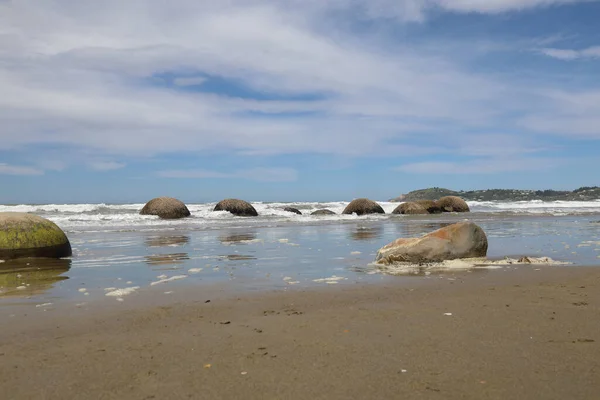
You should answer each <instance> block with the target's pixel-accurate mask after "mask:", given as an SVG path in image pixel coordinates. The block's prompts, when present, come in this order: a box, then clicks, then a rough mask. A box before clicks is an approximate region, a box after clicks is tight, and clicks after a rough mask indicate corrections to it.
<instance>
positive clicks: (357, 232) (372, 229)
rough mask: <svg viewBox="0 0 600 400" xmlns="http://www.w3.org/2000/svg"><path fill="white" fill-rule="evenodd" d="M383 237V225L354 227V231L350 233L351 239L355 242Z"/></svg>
mask: <svg viewBox="0 0 600 400" xmlns="http://www.w3.org/2000/svg"><path fill="white" fill-rule="evenodd" d="M382 235H383V226H382V225H373V226H353V227H352V230H351V231H350V238H352V239H354V240H369V239H379V238H381V236H382Z"/></svg>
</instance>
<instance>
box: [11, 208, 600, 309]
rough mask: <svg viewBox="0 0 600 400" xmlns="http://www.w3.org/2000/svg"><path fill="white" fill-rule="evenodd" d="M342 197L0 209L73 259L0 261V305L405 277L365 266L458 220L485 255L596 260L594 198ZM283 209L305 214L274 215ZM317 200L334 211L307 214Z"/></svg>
mask: <svg viewBox="0 0 600 400" xmlns="http://www.w3.org/2000/svg"><path fill="white" fill-rule="evenodd" d="M347 204H348V202H347V201H339V202H322V203H319V202H298V203H267V202H256V203H253V205H254V206H255V208H256V209H257V211H258V213H259V214H260V215H259V216H258V217H254V218H245V217H235V216H233V215H231V214H229V213H227V212H213V211H212V209H213V207H214V205H215V204H214V203H206V204H188V208H189V209H190V211H191V213H192V216H191V217H190V218H186V219H182V220H173V221H167V220H161V219H159V218H157V217H154V216H142V215H139V210H140V209H141V208H142V207H143V204H64V205H60V204H40V205H3V206H0V211H17V212H29V213H35V214H37V215H40V216H42V217H44V218H48V219H50V220H52V221H53V222H55V223H56V224H57V225H58V226H60V227H61V228H62V229H63V230H64V231H65V233H66V234H67V236H68V237H69V239H70V241H71V245H72V247H73V257H72V258H70V259H66V260H58V261H43V260H20V261H5V262H2V263H1V264H0V304H9V303H14V302H17V303H23V302H25V303H35V304H36V305H43V304H54V303H56V302H60V301H64V300H74V299H75V300H77V301H81V302H89V301H92V300H94V299H99V298H109V299H113V298H114V299H116V300H118V301H125V300H126V299H127V298H128V296H130V295H134V294H135V293H137V292H139V291H143V290H147V289H148V288H153V289H154V290H156V289H159V290H160V292H159V293H161V294H162V295H169V294H170V293H172V292H173V291H176V290H177V289H178V288H179V287H181V286H182V285H186V286H190V285H192V286H198V287H199V288H200V287H202V285H224V287H226V288H228V289H230V290H234V291H238V292H240V291H244V292H245V291H255V290H272V289H283V290H293V289H295V288H305V287H312V286H322V285H344V284H353V283H357V282H371V281H372V282H380V281H385V280H391V279H394V280H407V281H409V280H410V279H418V277H413V276H402V277H399V276H388V275H386V274H382V273H380V271H378V270H377V269H376V268H375V267H373V265H372V262H373V260H374V258H375V254H376V252H377V250H378V249H379V248H380V247H382V246H383V245H385V244H387V243H389V242H391V241H392V240H394V239H396V238H398V237H414V236H420V235H422V234H424V233H427V232H430V231H433V230H435V229H438V228H440V227H442V226H444V225H447V224H450V223H454V222H458V221H463V220H465V219H468V220H471V221H473V222H475V223H477V224H478V225H480V226H481V227H482V228H483V229H484V231H485V232H486V234H487V235H488V241H489V251H488V256H489V257H490V258H495V259H501V258H503V257H520V256H525V255H526V256H531V257H542V256H547V257H551V258H552V259H554V260H557V261H561V262H564V263H567V264H569V265H583V266H594V265H597V264H600V259H599V258H600V201H589V202H560V201H557V202H541V201H531V202H476V201H473V202H469V206H470V208H471V211H472V212H471V213H467V214H438V215H425V216H403V215H392V214H390V213H391V211H392V210H393V209H394V208H395V207H396V206H397V205H398V203H390V202H383V201H382V202H379V204H381V206H382V207H383V208H384V210H385V211H386V214H385V215H368V216H360V217H359V216H356V215H341V212H342V210H343V209H344V207H345V206H346V205H347ZM286 206H291V207H296V208H298V209H299V210H301V211H302V213H303V214H304V215H296V214H292V213H288V212H286V211H283V208H284V207H286ZM321 208H327V209H330V210H332V211H334V212H336V215H331V216H311V215H309V214H310V213H311V212H312V211H315V210H317V209H321ZM567 267H568V266H567ZM463 273H464V272H463ZM481 273H491V272H481ZM421 278H423V279H438V278H439V276H425V277H423V276H421Z"/></svg>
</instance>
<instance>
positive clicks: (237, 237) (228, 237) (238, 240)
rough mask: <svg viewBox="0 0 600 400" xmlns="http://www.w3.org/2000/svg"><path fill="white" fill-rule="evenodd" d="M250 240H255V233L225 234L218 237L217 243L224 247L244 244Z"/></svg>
mask: <svg viewBox="0 0 600 400" xmlns="http://www.w3.org/2000/svg"><path fill="white" fill-rule="evenodd" d="M252 240H256V233H254V232H243V233H240V232H237V233H227V234H225V235H221V236H219V241H220V242H221V243H222V244H224V245H232V244H244V243H246V242H250V241H252Z"/></svg>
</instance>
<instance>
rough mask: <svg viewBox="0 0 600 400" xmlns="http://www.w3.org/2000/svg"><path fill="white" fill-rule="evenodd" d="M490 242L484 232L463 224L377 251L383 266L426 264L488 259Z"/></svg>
mask: <svg viewBox="0 0 600 400" xmlns="http://www.w3.org/2000/svg"><path fill="white" fill-rule="evenodd" d="M487 249H488V241H487V236H486V235H485V232H484V231H483V229H481V228H480V227H479V226H477V225H475V224H474V223H472V222H460V223H458V224H453V225H449V226H446V227H444V228H442V229H438V230H437V231H435V232H431V233H429V234H427V235H425V236H422V237H420V238H410V239H396V240H395V241H393V242H392V243H390V244H387V245H385V246H384V247H382V248H381V249H379V251H378V252H377V259H376V260H377V262H378V263H380V264H393V263H395V262H405V263H415V264H419V263H427V262H439V261H444V260H455V259H458V258H473V257H485V256H486V255H487Z"/></svg>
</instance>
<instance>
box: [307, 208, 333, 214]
mask: <svg viewBox="0 0 600 400" xmlns="http://www.w3.org/2000/svg"><path fill="white" fill-rule="evenodd" d="M310 215H335V213H334V212H333V211H331V210H327V209H323V210H317V211H313V212H312V213H310Z"/></svg>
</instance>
